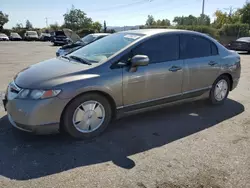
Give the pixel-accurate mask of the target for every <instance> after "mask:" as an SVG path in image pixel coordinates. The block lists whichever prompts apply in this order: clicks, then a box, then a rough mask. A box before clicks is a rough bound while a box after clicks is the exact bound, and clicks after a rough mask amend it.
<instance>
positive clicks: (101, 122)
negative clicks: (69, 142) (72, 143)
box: [62, 93, 112, 139]
mask: <svg viewBox="0 0 250 188" xmlns="http://www.w3.org/2000/svg"><path fill="white" fill-rule="evenodd" d="M111 117H112V111H111V106H110V104H109V102H108V100H107V99H106V98H105V97H104V96H102V95H99V94H96V93H89V94H85V95H82V96H79V97H77V98H75V99H74V100H73V101H72V102H71V103H70V104H69V105H68V106H67V108H66V110H65V112H64V117H63V122H62V123H63V128H64V130H65V131H66V132H68V133H69V134H70V135H71V136H73V137H75V138H80V139H85V138H93V137H96V136H98V135H99V134H101V133H102V132H103V131H104V130H105V129H106V128H107V126H108V125H109V123H110V120H111Z"/></svg>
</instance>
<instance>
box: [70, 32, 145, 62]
mask: <svg viewBox="0 0 250 188" xmlns="http://www.w3.org/2000/svg"><path fill="white" fill-rule="evenodd" d="M142 36H144V35H143V34H133V33H116V34H112V35H109V36H107V37H104V38H102V39H100V40H97V41H96V42H93V43H91V44H89V45H87V46H84V47H82V48H80V49H79V50H76V51H74V52H72V53H71V54H70V55H74V56H78V57H81V58H83V59H86V60H88V61H91V62H100V61H103V60H106V59H107V58H109V57H110V56H112V55H113V54H115V53H116V52H118V51H120V50H121V49H123V48H125V47H126V46H128V45H129V44H131V43H132V42H134V41H136V40H138V39H139V38H141V37H142Z"/></svg>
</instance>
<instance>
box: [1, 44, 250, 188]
mask: <svg viewBox="0 0 250 188" xmlns="http://www.w3.org/2000/svg"><path fill="white" fill-rule="evenodd" d="M56 49H57V47H53V46H51V45H50V43H40V42H1V43H0V71H1V73H0V91H1V95H3V93H4V91H5V89H6V86H7V84H8V83H9V82H10V81H11V80H12V79H13V77H14V76H15V74H16V73H17V72H19V71H20V70H22V69H23V68H25V67H27V66H29V65H31V64H34V63H37V62H39V61H41V60H44V59H48V58H53V57H54V56H55V51H56ZM241 58H242V76H241V80H240V84H239V86H238V88H237V89H236V90H234V91H233V92H232V93H230V95H229V99H228V100H227V101H226V103H225V104H224V105H222V106H215V107H214V106H210V105H208V104H207V103H206V102H204V101H198V102H194V103H186V104H182V105H178V106H174V107H167V108H164V109H161V110H158V111H153V112H147V113H144V114H139V115H136V116H130V117H127V118H124V119H121V120H118V121H115V122H114V123H113V124H112V125H111V126H110V127H109V129H108V130H107V131H106V132H105V134H103V135H102V136H100V137H98V138H96V139H95V140H92V141H74V140H72V139H70V138H68V137H66V136H63V135H54V136H34V135H30V134H27V133H23V132H20V131H18V130H15V129H14V128H12V127H11V125H10V123H9V122H8V120H7V118H6V113H5V112H4V111H3V108H2V107H1V106H0V187H1V188H4V187H8V188H13V187H25V188H34V187H56V188H68V187H81V188H82V187H105V188H108V187H114V188H117V187H129V188H131V187H137V188H182V187H184V188H187V187H190V188H210V187H213V188H236V187H237V188H238V187H242V188H249V187H250V111H249V110H250V55H247V54H242V55H241Z"/></svg>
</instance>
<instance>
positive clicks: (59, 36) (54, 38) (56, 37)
mask: <svg viewBox="0 0 250 188" xmlns="http://www.w3.org/2000/svg"><path fill="white" fill-rule="evenodd" d="M51 42H52V43H53V44H54V45H55V46H56V45H65V44H68V43H69V42H70V40H69V39H68V38H67V36H66V35H65V33H64V32H63V31H55V32H52V34H51Z"/></svg>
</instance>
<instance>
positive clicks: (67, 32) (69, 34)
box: [63, 29, 81, 43]
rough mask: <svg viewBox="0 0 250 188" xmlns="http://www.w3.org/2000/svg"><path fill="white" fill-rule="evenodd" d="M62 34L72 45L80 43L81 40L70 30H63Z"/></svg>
mask: <svg viewBox="0 0 250 188" xmlns="http://www.w3.org/2000/svg"><path fill="white" fill-rule="evenodd" d="M63 32H64V34H65V35H66V36H67V38H69V39H70V40H71V41H72V42H73V43H75V42H77V41H80V40H81V38H80V37H79V35H77V34H76V33H75V32H74V31H72V30H71V29H63Z"/></svg>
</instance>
